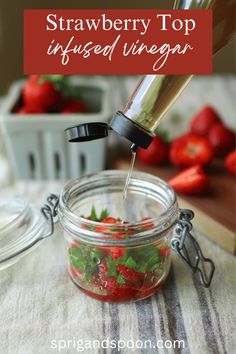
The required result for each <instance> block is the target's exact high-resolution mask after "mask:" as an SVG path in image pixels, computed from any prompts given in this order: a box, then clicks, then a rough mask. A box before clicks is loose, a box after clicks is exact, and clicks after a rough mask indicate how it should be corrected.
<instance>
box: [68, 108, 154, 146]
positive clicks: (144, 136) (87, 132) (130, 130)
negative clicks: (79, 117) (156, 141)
mask: <svg viewBox="0 0 236 354" xmlns="http://www.w3.org/2000/svg"><path fill="white" fill-rule="evenodd" d="M111 130H113V131H114V132H116V133H117V134H119V135H121V136H123V137H124V138H126V139H128V140H129V141H130V142H131V150H132V151H136V150H137V148H138V147H142V148H145V149H146V148H147V147H148V146H149V144H150V143H151V141H152V139H153V137H154V135H151V134H150V132H147V131H146V130H145V129H143V128H142V127H141V126H139V125H138V124H136V123H135V122H134V121H132V120H130V119H129V118H127V117H126V116H125V115H124V114H123V113H122V112H121V111H118V112H117V113H116V114H115V116H114V118H113V119H112V121H111V123H110V125H109V124H107V123H102V122H94V123H84V124H79V125H76V126H73V127H70V128H67V129H66V130H65V131H66V135H67V139H68V141H69V142H72V143H79V142H85V141H91V140H97V139H101V138H106V137H107V136H108V134H109V131H111Z"/></svg>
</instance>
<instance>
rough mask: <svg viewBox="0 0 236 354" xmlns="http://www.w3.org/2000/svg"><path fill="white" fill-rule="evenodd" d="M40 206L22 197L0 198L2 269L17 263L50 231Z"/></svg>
mask: <svg viewBox="0 0 236 354" xmlns="http://www.w3.org/2000/svg"><path fill="white" fill-rule="evenodd" d="M49 226H50V225H49V223H48V222H47V220H46V218H45V217H44V215H43V213H42V212H41V210H40V208H38V207H36V206H34V205H32V204H29V203H28V202H26V201H25V200H23V199H20V198H10V199H2V200H0V270H2V269H4V268H7V267H9V266H10V265H12V264H14V263H16V262H17V261H18V260H19V259H20V258H22V257H24V256H25V255H26V254H28V253H29V252H31V250H33V249H34V248H35V247H36V246H37V245H39V244H40V243H41V242H42V241H43V239H44V238H45V235H47V233H48V232H49Z"/></svg>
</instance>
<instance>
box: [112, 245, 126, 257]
mask: <svg viewBox="0 0 236 354" xmlns="http://www.w3.org/2000/svg"><path fill="white" fill-rule="evenodd" d="M110 252H111V256H112V258H113V259H117V258H119V257H123V256H124V253H125V251H124V247H122V246H120V247H119V246H117V247H114V246H113V247H110Z"/></svg>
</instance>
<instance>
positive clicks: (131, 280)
mask: <svg viewBox="0 0 236 354" xmlns="http://www.w3.org/2000/svg"><path fill="white" fill-rule="evenodd" d="M117 269H118V271H119V273H120V274H121V275H122V276H123V278H124V279H125V284H126V285H128V286H130V287H132V288H136V289H138V288H140V286H142V285H143V282H144V276H145V274H144V273H141V272H136V271H135V270H134V269H131V268H128V267H126V266H125V265H124V264H118V265H117Z"/></svg>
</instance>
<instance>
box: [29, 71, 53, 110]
mask: <svg viewBox="0 0 236 354" xmlns="http://www.w3.org/2000/svg"><path fill="white" fill-rule="evenodd" d="M59 97H60V94H59V92H58V91H56V90H55V89H54V86H53V84H52V82H51V81H43V80H42V79H41V77H40V75H32V76H30V77H29V78H28V80H27V81H26V83H25V86H24V87H23V99H24V102H25V104H26V105H27V106H28V107H41V108H42V109H44V110H48V109H50V108H52V107H53V106H54V105H55V104H56V103H57V101H58V99H59Z"/></svg>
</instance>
